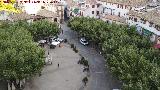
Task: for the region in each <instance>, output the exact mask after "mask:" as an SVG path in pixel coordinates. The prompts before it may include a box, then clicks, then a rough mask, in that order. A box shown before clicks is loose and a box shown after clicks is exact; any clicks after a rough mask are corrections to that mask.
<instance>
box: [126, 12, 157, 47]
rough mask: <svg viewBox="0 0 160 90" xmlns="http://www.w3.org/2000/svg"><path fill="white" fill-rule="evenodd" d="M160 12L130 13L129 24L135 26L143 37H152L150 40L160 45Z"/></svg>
mask: <svg viewBox="0 0 160 90" xmlns="http://www.w3.org/2000/svg"><path fill="white" fill-rule="evenodd" d="M159 17H160V11H158V10H157V9H155V10H152V11H141V12H139V11H132V10H131V11H130V12H129V14H128V18H127V23H128V24H129V25H130V26H131V25H135V26H136V27H137V31H138V32H139V34H141V35H145V36H148V37H150V40H151V41H152V42H155V43H159V44H160V18H159Z"/></svg>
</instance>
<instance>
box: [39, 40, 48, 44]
mask: <svg viewBox="0 0 160 90" xmlns="http://www.w3.org/2000/svg"><path fill="white" fill-rule="evenodd" d="M46 42H47V41H46V40H40V41H38V43H43V44H44V43H46Z"/></svg>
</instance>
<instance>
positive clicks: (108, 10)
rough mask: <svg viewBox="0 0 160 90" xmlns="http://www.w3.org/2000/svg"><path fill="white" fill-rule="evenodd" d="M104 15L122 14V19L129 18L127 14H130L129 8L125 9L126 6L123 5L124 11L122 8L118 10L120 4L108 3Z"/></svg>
mask: <svg viewBox="0 0 160 90" xmlns="http://www.w3.org/2000/svg"><path fill="white" fill-rule="evenodd" d="M104 12H105V13H104V14H111V13H112V15H117V16H118V15H119V12H120V16H121V17H125V18H126V17H127V15H126V14H127V13H128V12H129V10H128V8H126V9H125V6H124V5H123V9H122V8H120V7H119V8H118V4H112V3H106V5H104Z"/></svg>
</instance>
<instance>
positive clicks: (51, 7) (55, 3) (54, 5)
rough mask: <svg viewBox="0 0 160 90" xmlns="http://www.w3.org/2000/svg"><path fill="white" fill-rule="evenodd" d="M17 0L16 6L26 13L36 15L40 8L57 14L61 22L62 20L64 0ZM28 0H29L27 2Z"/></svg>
mask: <svg viewBox="0 0 160 90" xmlns="http://www.w3.org/2000/svg"><path fill="white" fill-rule="evenodd" d="M26 1H27V0H26ZM26 1H23V0H21V1H18V2H17V3H16V7H17V8H19V9H21V10H22V11H23V12H27V13H28V14H32V15H36V14H37V13H38V12H39V11H40V10H41V9H45V10H48V11H51V12H53V13H54V15H55V14H56V15H57V18H58V19H60V21H61V22H62V21H63V20H64V4H65V1H64V0H47V1H45V0H39V1H30V0H28V2H26ZM29 1H30V2H29Z"/></svg>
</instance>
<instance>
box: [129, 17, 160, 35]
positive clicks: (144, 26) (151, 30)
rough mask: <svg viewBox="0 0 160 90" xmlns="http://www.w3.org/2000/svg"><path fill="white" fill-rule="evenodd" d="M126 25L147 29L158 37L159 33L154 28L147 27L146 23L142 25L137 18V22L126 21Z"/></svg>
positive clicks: (147, 23)
mask: <svg viewBox="0 0 160 90" xmlns="http://www.w3.org/2000/svg"><path fill="white" fill-rule="evenodd" d="M127 23H128V24H129V25H130V26H131V25H136V24H137V25H138V26H140V27H142V28H144V29H147V30H149V31H150V32H153V33H154V34H156V35H158V36H159V35H160V31H158V30H157V29H156V28H154V27H153V26H152V27H149V25H150V24H149V22H148V21H147V22H146V24H143V23H142V22H141V21H140V19H139V18H138V20H137V22H134V21H133V20H127Z"/></svg>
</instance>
